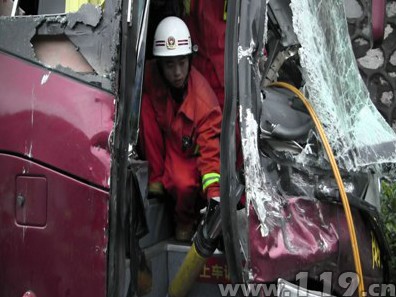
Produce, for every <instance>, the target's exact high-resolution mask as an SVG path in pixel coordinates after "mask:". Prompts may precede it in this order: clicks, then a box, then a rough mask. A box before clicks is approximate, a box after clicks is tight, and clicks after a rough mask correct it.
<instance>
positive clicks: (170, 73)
mask: <svg viewBox="0 0 396 297" xmlns="http://www.w3.org/2000/svg"><path fill="white" fill-rule="evenodd" d="M192 53H193V51H192V42H191V37H190V32H189V30H188V28H187V26H186V24H185V23H184V22H183V21H182V20H181V19H179V18H177V17H167V18H165V19H163V20H162V21H161V22H160V23H159V24H158V27H157V29H156V31H155V35H154V45H153V55H154V57H155V58H156V59H155V60H154V61H150V62H148V63H147V64H146V72H145V80H144V87H143V98H142V112H141V136H140V140H141V142H142V146H143V152H144V155H145V158H146V159H147V160H148V161H149V169H150V176H149V195H160V196H161V195H164V194H165V192H166V193H167V194H169V195H170V196H171V197H173V198H174V199H175V203H176V205H175V220H176V232H175V237H176V239H177V240H181V241H189V240H190V239H191V237H192V235H193V227H194V222H195V221H196V219H197V215H198V211H199V209H197V205H199V200H200V199H203V198H206V199H213V198H214V199H216V200H218V197H219V195H220V189H219V180H220V174H219V172H220V139H219V135H220V130H221V129H220V126H221V118H222V117H221V110H220V106H219V103H218V100H217V98H216V95H215V93H214V92H213V90H212V89H211V87H210V85H209V83H208V82H207V81H206V80H205V78H204V77H203V76H202V75H201V74H200V73H199V72H198V71H197V70H196V69H195V68H194V67H193V66H192V65H191V60H192ZM201 201H202V200H201Z"/></svg>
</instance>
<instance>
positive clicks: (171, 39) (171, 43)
mask: <svg viewBox="0 0 396 297" xmlns="http://www.w3.org/2000/svg"><path fill="white" fill-rule="evenodd" d="M166 48H167V49H170V50H172V49H175V48H176V39H175V37H173V36H169V37H168V40H167V41H166Z"/></svg>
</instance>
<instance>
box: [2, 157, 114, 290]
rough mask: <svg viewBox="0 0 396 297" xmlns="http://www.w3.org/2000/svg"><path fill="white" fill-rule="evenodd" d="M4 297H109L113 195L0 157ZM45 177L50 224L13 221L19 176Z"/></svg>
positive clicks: (60, 175) (38, 167)
mask: <svg viewBox="0 0 396 297" xmlns="http://www.w3.org/2000/svg"><path fill="white" fill-rule="evenodd" d="M0 164H1V166H0V176H1V179H0V226H1V228H0V242H1V244H0V263H1V266H2V269H1V270H0V296H23V294H25V293H26V292H27V291H32V292H34V293H35V294H36V296H57V297H62V296H70V297H72V296H84V297H91V296H92V297H100V296H106V270H107V265H106V247H107V241H108V238H107V236H106V234H107V233H106V229H107V227H108V199H109V193H108V192H106V191H102V190H99V189H96V188H94V187H91V186H88V185H86V184H83V183H80V182H78V181H76V180H74V179H71V178H69V177H67V176H64V175H62V174H59V173H57V172H55V171H52V170H49V169H47V168H45V167H43V166H40V165H37V164H35V163H33V162H29V161H26V160H24V159H22V158H18V157H14V156H8V155H4V154H0ZM22 172H25V173H24V174H23V175H22V176H45V177H46V179H47V184H48V203H47V223H46V225H45V226H44V227H25V226H21V225H18V224H17V223H16V220H15V207H16V205H15V195H16V182H15V179H16V176H21V174H22Z"/></svg>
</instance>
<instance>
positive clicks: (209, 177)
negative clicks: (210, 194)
mask: <svg viewBox="0 0 396 297" xmlns="http://www.w3.org/2000/svg"><path fill="white" fill-rule="evenodd" d="M218 182H220V174H218V173H215V172H211V173H207V174H205V175H204V176H203V177H202V189H203V190H204V191H205V190H206V188H207V187H209V186H210V185H211V184H214V183H218Z"/></svg>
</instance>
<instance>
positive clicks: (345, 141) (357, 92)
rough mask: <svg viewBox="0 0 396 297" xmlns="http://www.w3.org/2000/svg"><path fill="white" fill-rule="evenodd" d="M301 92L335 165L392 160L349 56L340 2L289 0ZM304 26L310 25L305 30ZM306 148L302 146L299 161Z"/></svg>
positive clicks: (389, 135)
mask: <svg viewBox="0 0 396 297" xmlns="http://www.w3.org/2000/svg"><path fill="white" fill-rule="evenodd" d="M291 9H292V12H293V27H294V31H295V33H296V35H297V37H298V40H299V42H300V44H301V48H300V49H299V55H300V61H301V66H302V74H303V77H304V79H305V81H306V83H305V93H306V94H307V95H308V98H309V101H310V102H311V104H312V105H313V107H314V109H315V111H316V113H317V115H318V116H319V118H320V120H321V122H322V124H323V126H324V129H325V131H326V134H327V136H328V138H329V141H330V144H331V146H332V148H333V150H334V153H335V156H336V158H337V161H338V164H339V166H340V167H342V168H344V169H346V170H354V171H356V170H359V169H361V168H363V167H367V166H369V167H378V165H380V164H385V163H394V162H395V161H396V137H395V134H394V132H393V130H392V129H391V127H390V126H389V125H388V124H387V123H386V121H385V120H384V119H383V117H382V116H381V114H380V113H379V112H378V111H377V109H376V108H375V106H374V104H373V103H372V102H371V100H370V96H369V92H368V90H367V88H366V86H365V85H364V83H363V81H362V79H361V78H360V75H359V71H358V67H357V64H356V60H355V57H354V55H353V51H352V47H351V43H350V39H349V35H348V30H347V24H346V20H345V12H344V1H342V0H336V1H320V0H298V1H297V0H292V1H291ZM306 28H310V29H309V30H307V29H306ZM308 152H309V150H304V152H303V153H302V155H301V156H300V157H301V159H300V160H304V155H305V154H307V153H308Z"/></svg>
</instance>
